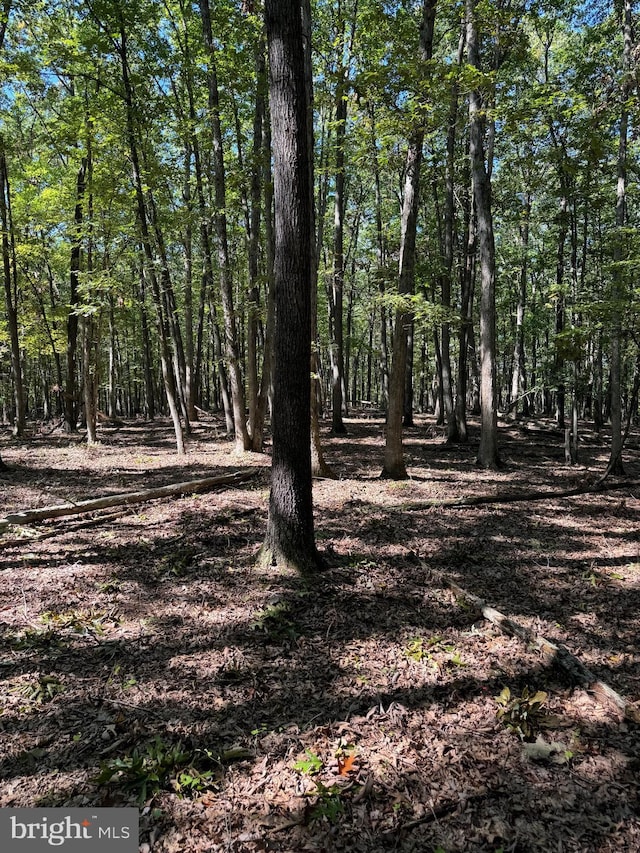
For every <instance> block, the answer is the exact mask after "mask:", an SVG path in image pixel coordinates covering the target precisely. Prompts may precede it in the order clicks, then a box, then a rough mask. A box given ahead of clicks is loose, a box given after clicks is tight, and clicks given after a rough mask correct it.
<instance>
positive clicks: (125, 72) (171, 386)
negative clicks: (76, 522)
mask: <svg viewBox="0 0 640 853" xmlns="http://www.w3.org/2000/svg"><path fill="white" fill-rule="evenodd" d="M119 49H120V58H121V63H122V68H121V70H122V82H123V87H124V93H125V107H126V121H127V136H128V142H129V151H130V154H131V164H132V167H133V180H134V188H135V194H136V206H137V213H138V226H139V228H140V235H141V239H142V247H143V250H144V254H145V258H146V260H147V270H146V272H147V274H148V277H149V281H150V283H151V294H152V297H153V302H154V306H155V310H156V325H157V329H158V337H159V340H160V363H161V367H162V377H163V380H164V387H165V392H166V395H167V403H168V406H169V412H170V415H171V420H172V423H173V428H174V433H175V437H176V448H177V451H178V454H180V455H182V454H184V453H185V446H184V434H183V431H182V423H181V421H180V411H179V407H178V406H179V404H178V399H177V393H176V387H175V379H174V374H173V368H172V365H171V353H170V348H169V330H168V323H167V320H166V317H165V314H164V310H165V309H164V305H163V299H162V293H161V290H160V284H159V281H158V277H157V274H156V258H155V254H154V251H153V246H152V243H151V235H150V233H149V224H148V218H147V210H146V205H145V198H144V189H143V181H142V171H141V168H140V157H139V153H138V141H137V135H136V126H135V102H134V93H133V87H132V85H131V80H130V77H129V65H128V58H127V52H128V47H127V34H126V30H125V27H124V21H123V20H122V19H121V21H120V47H119Z"/></svg>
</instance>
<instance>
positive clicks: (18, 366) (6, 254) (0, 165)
mask: <svg viewBox="0 0 640 853" xmlns="http://www.w3.org/2000/svg"><path fill="white" fill-rule="evenodd" d="M0 183H1V186H0V223H1V224H2V269H3V278H4V293H5V305H6V310H7V324H8V327H9V338H10V341H11V372H12V374H13V399H14V407H15V414H14V421H13V434H14V435H15V436H17V437H20V436H22V435H23V434H24V431H25V427H26V403H25V394H24V383H23V377H22V361H21V358H20V335H19V330H18V274H17V273H18V270H17V264H16V262H15V244H14V237H13V221H12V216H11V188H10V184H9V172H8V169H7V158H6V154H5V150H4V142H3V140H2V139H0Z"/></svg>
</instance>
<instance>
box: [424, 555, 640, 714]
mask: <svg viewBox="0 0 640 853" xmlns="http://www.w3.org/2000/svg"><path fill="white" fill-rule="evenodd" d="M420 563H421V565H422V568H423V569H425V571H428V572H430V573H431V574H432V575H435V576H437V577H438V580H439V581H440V582H441V583H442V584H443V585H444V586H448V587H449V589H450V590H451V591H452V592H453V594H454V595H455V596H457V597H458V598H461V599H463V600H464V601H468V602H469V603H470V604H473V605H474V606H475V607H477V608H478V610H479V611H480V612H481V613H482V615H483V616H484V618H485V619H487V620H488V621H489V622H491V623H492V624H493V625H496V627H498V628H499V629H500V630H501V631H502V632H503V633H505V634H509V635H510V636H515V637H519V638H520V639H521V640H523V641H524V642H526V643H530V644H531V645H534V646H535V647H536V648H538V649H540V651H541V652H542V653H543V654H544V655H545V656H546V657H547V659H548V660H549V661H550V662H551V663H554V664H555V665H556V666H558V668H559V669H561V670H562V671H563V672H564V674H565V675H566V676H568V678H569V679H570V680H571V681H572V682H573V683H574V684H577V685H579V686H580V687H584V688H585V690H587V691H589V692H591V693H593V694H595V695H596V696H597V697H598V698H599V699H601V700H603V701H604V702H606V703H607V704H608V705H609V707H610V708H611V709H612V710H614V711H615V712H616V713H618V714H619V715H620V716H621V717H623V718H624V719H627V720H631V721H633V722H634V723H640V711H638V709H637V708H636V707H635V706H634V705H632V704H631V703H630V702H629V701H628V700H627V699H625V698H624V696H621V695H620V694H619V693H618V692H617V691H616V690H614V689H613V687H610V686H609V685H608V684H606V683H605V682H604V681H601V680H600V679H599V678H597V677H596V676H595V675H594V673H592V672H591V670H590V669H589V668H588V667H586V666H585V665H584V664H583V663H582V661H581V660H580V659H579V658H577V657H576V656H575V655H574V654H572V653H571V652H570V651H569V649H567V648H566V646H563V645H559V644H558V643H553V642H551V640H548V639H547V638H546V637H542V636H540V635H538V634H534V632H533V631H530V630H529V628H527V627H526V626H525V625H521V624H520V623H519V622H516V621H515V620H513V619H511V618H509V617H508V616H505V614H504V613H501V612H500V611H499V610H496V609H495V607H491V606H489V605H488V604H487V603H486V601H484V599H482V598H480V596H478V595H474V593H472V592H468V591H467V590H466V589H464V588H463V587H461V586H460V585H459V584H457V583H456V582H455V581H453V580H451V579H450V578H447V577H446V576H444V575H440V574H439V573H438V572H434V570H433V569H431V568H429V566H427V564H426V563H425V562H424V561H423V560H421V561H420Z"/></svg>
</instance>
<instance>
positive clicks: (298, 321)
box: [262, 0, 321, 572]
mask: <svg viewBox="0 0 640 853" xmlns="http://www.w3.org/2000/svg"><path fill="white" fill-rule="evenodd" d="M265 19H266V29H267V40H268V45H269V85H270V105H271V121H272V134H273V152H274V158H273V171H274V195H275V233H276V253H275V283H276V327H275V370H274V396H273V418H272V425H273V462H272V471H271V494H270V497H269V519H268V522H267V531H266V536H265V541H264V545H263V549H262V554H263V559H264V560H265V561H266V562H268V563H271V564H278V565H283V566H285V567H291V568H294V569H296V570H298V571H301V572H313V571H314V570H316V569H317V568H318V567H319V566H320V564H321V560H320V557H319V554H318V551H317V549H316V545H315V534H314V524H313V500H312V478H311V450H310V442H309V432H310V404H311V384H310V382H309V365H310V363H311V335H310V329H311V280H312V253H311V250H310V249H311V241H312V239H313V232H312V228H311V225H312V221H313V219H312V215H311V201H312V190H311V186H310V176H311V168H310V162H309V161H310V158H311V156H312V152H311V150H310V148H309V138H308V124H307V122H308V109H309V100H308V92H307V85H306V80H305V56H304V44H303V32H302V10H301V6H300V2H299V0H267V2H266V4H265Z"/></svg>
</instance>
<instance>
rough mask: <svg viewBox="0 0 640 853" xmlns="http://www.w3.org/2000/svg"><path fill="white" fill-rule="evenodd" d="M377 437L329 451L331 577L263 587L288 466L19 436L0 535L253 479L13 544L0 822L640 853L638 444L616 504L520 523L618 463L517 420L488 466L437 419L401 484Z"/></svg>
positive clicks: (180, 836)
mask: <svg viewBox="0 0 640 853" xmlns="http://www.w3.org/2000/svg"><path fill="white" fill-rule="evenodd" d="M363 414H366V415H367V417H361V418H360V419H350V420H348V421H347V424H348V428H349V435H348V436H347V437H339V438H338V437H331V436H326V437H325V439H324V444H325V452H326V455H327V460H328V461H329V462H330V464H331V465H332V466H333V468H334V469H335V470H336V472H337V473H338V475H339V477H340V479H339V480H337V481H330V480H322V481H317V482H316V483H315V486H314V497H315V506H316V532H317V538H318V544H319V546H320V548H321V549H322V551H323V552H324V553H325V555H326V556H327V561H328V569H327V570H326V571H325V572H324V573H323V574H322V575H320V576H319V577H318V580H317V582H315V583H314V584H310V583H308V582H305V581H304V580H303V579H301V578H300V577H297V576H292V575H288V574H282V573H279V572H278V571H277V570H273V571H264V570H262V569H258V568H256V563H255V556H256V552H257V550H258V547H259V545H260V543H261V541H262V537H263V535H264V529H265V523H266V508H267V496H268V487H269V486H268V483H269V479H268V477H269V474H268V462H269V458H268V456H267V455H265V456H259V455H249V454H246V455H244V456H242V457H236V456H234V454H233V452H232V446H231V445H230V444H229V443H228V442H227V441H225V440H224V438H223V437H222V434H221V432H220V431H219V429H220V424H219V422H217V421H215V420H214V419H207V420H205V421H202V422H201V423H199V424H198V425H196V427H195V433H194V437H193V439H192V441H191V443H190V446H189V453H188V456H187V457H186V458H185V460H184V461H183V460H181V459H178V458H177V457H176V456H175V454H174V453H173V442H172V433H171V429H170V426H169V425H168V424H167V423H161V422H156V423H154V424H149V423H133V422H131V423H126V424H124V425H122V426H120V427H117V428H114V427H103V428H102V430H101V434H100V440H101V445H100V446H99V447H97V448H94V449H87V448H86V447H85V446H83V445H82V444H81V440H80V439H79V438H73V439H72V438H69V437H68V436H62V435H60V434H55V433H54V434H52V435H49V436H41V437H34V438H33V439H32V440H30V441H29V442H26V443H22V444H18V443H14V442H12V441H10V440H9V439H8V438H7V437H5V438H4V439H3V443H2V445H1V447H0V452H1V454H2V458H3V460H4V461H5V462H7V463H8V465H9V471H8V472H5V473H2V474H0V487H1V489H2V496H3V509H2V512H3V513H4V515H7V514H9V513H11V512H15V511H18V510H23V509H29V508H35V507H41V506H48V505H54V504H60V503H64V502H67V501H70V500H71V501H74V502H77V501H82V500H87V499H92V498H96V497H102V496H105V495H112V494H116V493H121V492H137V491H141V490H144V489H151V488H155V487H157V486H164V485H168V484H172V483H180V482H182V481H187V480H195V479H197V478H199V477H211V476H218V475H226V474H230V473H233V472H235V471H239V470H242V471H245V470H247V469H249V468H252V467H254V468H256V469H257V471H256V476H255V477H253V478H251V479H249V480H248V481H246V482H242V483H231V484H227V485H223V486H221V487H219V488H218V489H217V490H214V491H209V492H205V493H189V494H185V495H183V496H173V497H165V498H164V499H161V500H156V501H152V502H145V503H141V504H137V505H135V506H124V505H121V506H115V507H110V508H106V509H102V510H100V511H99V512H94V513H93V514H87V513H84V514H82V515H75V516H70V517H63V518H57V519H52V520H50V521H44V522H39V523H38V524H30V525H24V526H16V525H12V526H10V527H6V528H5V529H4V530H3V531H1V532H0V544H1V551H0V571H1V572H2V580H3V584H2V590H1V593H0V595H1V602H0V609H1V617H0V618H1V622H0V628H1V642H2V649H1V653H0V679H1V687H0V701H1V711H2V714H1V716H0V730H1V732H2V737H1V741H0V805H1V806H34V805H65V806H72V805H83V804H92V805H96V806H98V805H100V806H104V805H125V804H126V805H129V804H135V803H136V802H139V803H140V804H141V806H142V808H143V811H142V817H141V827H142V836H141V841H142V843H143V846H142V849H143V850H153V851H159V853H160V851H162V853H169V851H180V853H201V851H202V852H203V853H204V851H217V850H220V851H247V853H250V851H258V850H260V851H263V850H270V851H283V853H284V851H302V850H315V851H334V850H335V851H348V853H351V851H353V853H356V851H362V853H371V851H377V850H396V851H406V853H408V851H436V850H440V851H446V853H451V851H498V850H503V851H507V850H509V851H549V850H563V851H621V850H629V851H631V850H638V849H640V801H639V797H638V789H639V782H638V778H639V775H640V774H639V771H640V739H639V738H638V731H637V721H638V707H639V706H638V703H639V700H640V645H639V640H638V620H639V618H640V617H639V616H638V614H639V613H640V555H639V544H638V508H639V506H640V485H639V481H640V452H639V445H638V436H637V435H633V434H632V436H631V440H630V445H629V447H628V449H627V451H626V454H625V459H626V472H627V473H626V480H625V481H624V482H622V481H620V480H608V481H607V482H606V484H605V485H606V487H607V488H606V490H600V491H597V492H587V493H584V494H579V495H574V496H569V497H558V496H555V495H551V496H547V497H545V498H540V499H537V500H529V501H501V500H500V499H501V498H509V497H511V498H512V497H514V496H515V495H518V494H519V493H521V492H525V491H527V492H528V491H543V492H552V493H555V492H558V493H559V492H562V491H565V490H567V489H571V488H575V487H583V486H586V485H588V484H590V483H591V484H592V483H595V482H596V481H597V479H598V477H599V475H600V474H601V473H602V471H603V470H604V468H605V466H606V460H607V458H608V456H607V454H608V445H607V443H606V441H605V440H601V439H600V438H599V437H598V436H596V435H594V434H592V433H589V432H588V431H585V432H584V433H583V442H582V445H581V461H580V464H579V465H577V466H573V467H568V466H566V465H565V464H564V461H563V460H564V450H563V446H562V445H563V437H562V435H561V434H560V433H559V432H556V431H554V430H553V428H552V427H551V426H550V425H549V424H548V423H545V422H541V421H537V422H531V423H529V424H528V425H527V426H523V425H520V426H515V425H513V424H512V425H508V426H507V425H503V426H502V427H501V441H502V449H503V454H504V457H505V461H506V466H505V468H504V469H503V470H502V471H500V472H498V473H495V472H485V471H482V470H479V469H478V468H477V467H476V466H475V464H474V460H475V453H476V449H477V440H476V441H474V440H472V442H471V444H470V445H469V446H468V447H454V448H448V447H446V446H445V445H444V444H443V438H442V435H441V432H440V431H439V430H438V429H437V428H436V427H435V425H434V423H433V421H432V420H431V419H429V418H422V417H419V418H418V419H417V426H416V427H415V428H412V429H410V430H407V431H406V434H405V435H406V451H407V454H406V455H407V464H408V469H409V472H410V474H411V477H412V479H411V480H409V481H406V482H397V483H396V482H390V481H385V480H380V479H379V478H378V474H379V471H380V468H381V460H382V452H383V445H382V440H383V439H382V430H383V421H382V419H381V418H378V417H376V413H375V412H367V413H363ZM472 439H477V434H476V433H473V434H472ZM479 495H485V496H490V497H495V498H496V502H495V503H479V504H476V505H467V506H451V505H445V506H441V505H438V501H445V502H450V500H451V499H453V498H468V497H471V496H479ZM430 502H432V503H431V504H430ZM449 581H451V582H454V583H455V584H457V585H458V586H459V587H462V588H463V589H464V590H467V591H468V593H470V595H469V596H466V597H465V595H464V594H461V593H460V592H459V591H458V593H457V594H456V593H454V592H453V591H452V589H451V587H450V586H449V583H448V582H449ZM473 595H475V596H479V597H480V598H481V599H483V600H484V601H485V602H487V604H489V605H491V606H492V607H493V608H496V609H497V610H498V611H500V613H502V614H503V615H504V616H505V617H508V618H510V619H512V620H515V621H516V622H517V623H518V625H520V626H522V627H524V628H527V629H528V630H529V632H530V636H531V637H532V638H534V637H537V636H541V635H542V636H544V637H546V638H547V639H548V640H550V641H551V642H552V643H555V644H560V645H563V646H566V648H567V649H568V651H569V652H570V653H571V654H572V655H573V656H575V657H576V658H577V659H578V661H579V662H580V664H581V666H582V667H583V670H584V669H586V670H588V671H589V672H590V673H591V674H593V676H594V678H595V679H597V680H600V681H602V682H604V683H606V684H607V685H609V686H610V687H611V688H612V689H613V690H615V691H617V692H618V693H619V694H621V695H622V696H623V697H624V699H625V700H626V702H627V704H626V705H625V706H624V707H623V708H622V709H620V708H618V707H616V705H615V702H611V701H609V700H608V699H607V696H606V695H605V694H603V693H602V692H601V691H598V690H595V691H594V690H592V689H591V688H589V687H588V686H587V685H586V684H585V683H584V682H583V683H580V678H579V677H578V678H574V677H572V675H571V672H570V671H568V670H567V668H563V667H561V666H559V665H558V661H557V659H554V656H553V654H552V653H551V654H550V653H549V649H548V648H545V647H542V648H541V647H540V645H539V644H536V643H535V642H529V641H527V640H523V639H521V638H519V637H513V636H509V635H508V634H506V633H504V632H503V631H501V630H500V628H499V627H498V626H497V625H495V624H493V623H492V622H490V621H488V620H487V619H485V618H484V617H483V614H482V612H481V610H480V609H479V605H478V602H477V601H476V600H475V599H474V598H473V597H472V596H473ZM556 658H557V656H556Z"/></svg>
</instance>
